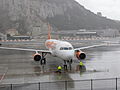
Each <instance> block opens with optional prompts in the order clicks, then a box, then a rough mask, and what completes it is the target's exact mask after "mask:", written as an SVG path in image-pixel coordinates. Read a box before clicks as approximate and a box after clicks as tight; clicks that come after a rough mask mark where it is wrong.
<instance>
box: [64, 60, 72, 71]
mask: <svg viewBox="0 0 120 90" xmlns="http://www.w3.org/2000/svg"><path fill="white" fill-rule="evenodd" d="M72 62H73V60H72V59H71V60H67V61H66V60H64V70H68V65H67V64H69V68H70V70H72V66H71V64H72Z"/></svg>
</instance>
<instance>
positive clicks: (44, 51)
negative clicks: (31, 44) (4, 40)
mask: <svg viewBox="0 0 120 90" xmlns="http://www.w3.org/2000/svg"><path fill="white" fill-rule="evenodd" d="M0 49H8V50H21V51H35V52H41V53H42V52H43V53H51V52H50V51H49V50H37V49H24V48H9V47H0Z"/></svg>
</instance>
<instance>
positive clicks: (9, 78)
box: [0, 38, 120, 86]
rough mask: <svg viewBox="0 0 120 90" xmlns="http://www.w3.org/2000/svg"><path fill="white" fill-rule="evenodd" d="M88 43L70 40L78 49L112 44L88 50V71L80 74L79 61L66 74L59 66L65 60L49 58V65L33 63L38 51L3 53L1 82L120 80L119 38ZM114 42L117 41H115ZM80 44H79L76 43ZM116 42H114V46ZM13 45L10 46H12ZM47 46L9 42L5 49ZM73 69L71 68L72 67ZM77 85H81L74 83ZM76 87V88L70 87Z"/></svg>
mask: <svg viewBox="0 0 120 90" xmlns="http://www.w3.org/2000/svg"><path fill="white" fill-rule="evenodd" d="M88 41H89V40H86V41H70V42H71V43H74V46H75V47H78V46H88V45H90V44H92V45H94V44H101V43H104V42H106V41H107V42H108V41H109V44H107V45H105V46H101V47H96V48H91V49H87V50H84V52H85V53H86V54H87V58H86V59H85V60H84V61H83V62H84V65H85V66H86V71H84V72H80V71H79V70H78V69H77V67H78V65H79V61H78V60H75V61H74V62H73V64H72V70H69V69H68V71H64V70H63V71H62V74H60V75H59V74H57V73H55V71H56V70H57V66H58V65H63V60H61V59H59V58H57V57H52V56H50V55H48V56H47V64H46V65H42V66H41V65H40V64H39V62H35V61H34V60H33V57H32V55H33V54H34V52H27V51H16V50H3V49H1V50H0V78H1V80H0V83H1V84H11V83H12V84H22V83H38V82H54V81H64V80H68V81H74V80H84V79H99V78H115V77H118V78H119V77H120V69H119V66H120V44H119V38H114V39H107V40H104V41H103V40H92V41H90V43H88ZM113 41H114V42H113ZM75 42H76V44H75ZM112 42H113V43H112ZM9 43H10V44H9ZM43 45H44V44H43V43H42V42H41V43H38V42H33V41H29V42H21V43H16V42H12V43H11V42H8V43H5V42H4V43H3V44H2V46H9V47H24V48H28V47H29V48H36V49H38V48H39V49H43V48H44V46H43ZM68 68H69V67H68ZM74 85H77V84H75V83H74ZM70 86H72V85H70Z"/></svg>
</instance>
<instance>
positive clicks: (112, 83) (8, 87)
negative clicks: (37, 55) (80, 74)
mask: <svg viewBox="0 0 120 90" xmlns="http://www.w3.org/2000/svg"><path fill="white" fill-rule="evenodd" d="M0 90H120V78H107V79H89V80H74V81H56V82H38V83H23V84H4V85H3V84H1V85H0Z"/></svg>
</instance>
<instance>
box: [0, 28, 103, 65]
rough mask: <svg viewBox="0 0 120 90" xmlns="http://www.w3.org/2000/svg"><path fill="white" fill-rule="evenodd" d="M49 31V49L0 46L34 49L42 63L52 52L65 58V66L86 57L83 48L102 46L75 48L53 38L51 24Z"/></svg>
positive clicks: (46, 44)
mask: <svg viewBox="0 0 120 90" xmlns="http://www.w3.org/2000/svg"><path fill="white" fill-rule="evenodd" d="M48 30H49V32H48V40H46V42H45V47H46V49H47V50H35V49H23V48H9V47H0V48H1V49H10V50H24V51H34V52H35V54H34V60H35V61H40V62H41V64H46V55H47V54H50V55H52V56H55V57H59V58H61V59H63V60H64V66H67V63H69V64H72V61H73V60H74V59H75V58H76V59H78V60H82V59H85V58H86V54H85V53H84V52H82V51H81V50H82V49H87V48H92V47H97V46H102V44H101V45H93V46H87V47H81V48H76V49H74V48H73V46H72V45H71V44H70V43H69V42H67V41H60V40H56V39H51V35H50V26H49V29H48Z"/></svg>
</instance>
